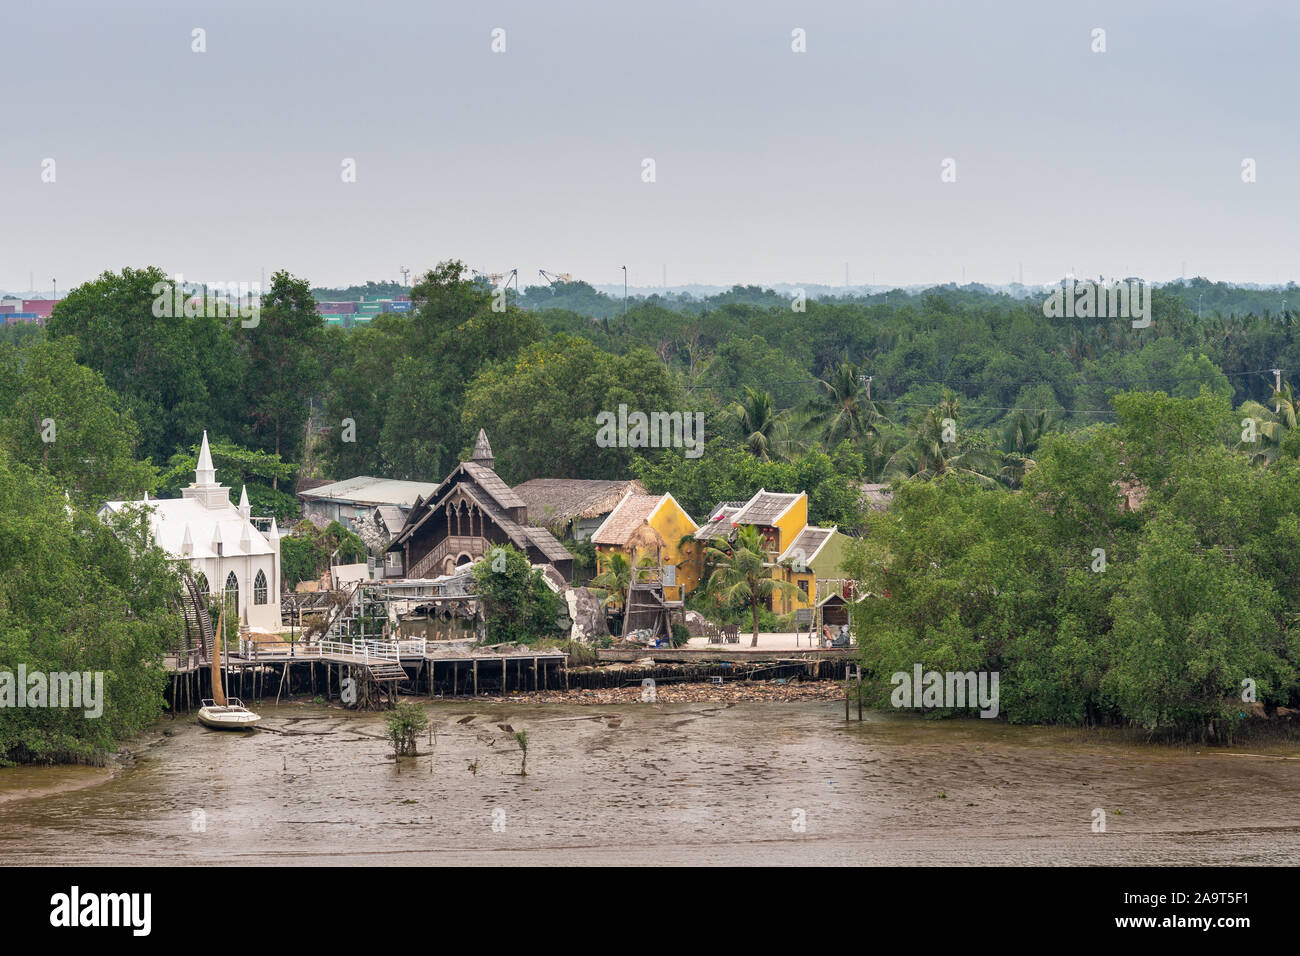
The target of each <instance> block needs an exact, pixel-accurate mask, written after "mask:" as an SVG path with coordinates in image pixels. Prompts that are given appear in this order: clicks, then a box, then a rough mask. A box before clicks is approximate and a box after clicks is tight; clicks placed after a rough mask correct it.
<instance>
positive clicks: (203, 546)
mask: <svg viewBox="0 0 1300 956" xmlns="http://www.w3.org/2000/svg"><path fill="white" fill-rule="evenodd" d="M127 508H149V509H150V516H149V525H150V530H151V533H152V537H153V542H154V544H156V545H157V546H158V547H160V548H162V549H163V550H164V551H166V552H167V553H168V554H169V555H171V557H172V559H173V560H175V561H184V562H186V563H187V564H189V566H190V567H191V568H192V569H193V570H194V576H195V579H196V580H197V581H198V584H199V589H200V590H201V591H203V592H204V593H207V594H212V593H215V592H216V591H218V590H221V589H224V590H225V591H226V593H227V594H228V595H229V597H230V598H231V599H233V601H234V604H235V606H236V607H237V608H238V613H239V622H240V623H241V624H243V625H247V626H248V627H249V628H250V629H253V630H260V631H278V630H279V629H280V537H281V535H280V531H279V529H278V528H277V527H276V524H275V518H273V517H272V518H254V517H252V516H251V515H250V509H249V505H248V491H247V490H246V489H245V490H244V491H243V492H242V493H241V494H240V496H239V504H238V505H232V504H231V503H230V489H229V488H227V487H226V486H225V485H221V484H218V483H217V473H216V469H214V468H213V467H212V453H211V451H209V450H208V433H207V432H204V433H203V447H202V448H201V449H200V451H199V462H198V467H197V468H196V469H195V471H194V483H193V484H192V485H190V486H189V487H188V488H182V489H181V497H179V498H166V499H153V500H150V498H149V497H148V495H146V496H145V499H144V500H143V501H110V502H107V503H106V504H105V505H104V506H103V507H102V508H101V509H100V514H101V515H103V514H104V513H106V512H109V511H112V512H121V511H122V510H124V509H127Z"/></svg>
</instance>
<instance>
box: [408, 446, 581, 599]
mask: <svg viewBox="0 0 1300 956" xmlns="http://www.w3.org/2000/svg"><path fill="white" fill-rule="evenodd" d="M493 465H494V459H493V456H492V446H491V445H489V444H488V439H487V434H486V433H485V432H484V431H483V430H482V429H479V433H478V441H477V442H476V443H475V445H474V453H473V455H471V457H470V460H469V461H466V462H462V463H461V464H459V465H457V466H456V468H455V469H454V470H453V471H452V473H451V474H450V475H448V476H447V477H446V478H444V479H443V480H442V482H441V483H440V484H439V485H438V486H437V487H436V488H435V489H434V490H433V492H432V493H430V494H429V496H428V497H427V498H419V499H417V500H416V502H415V505H414V506H413V507H412V508H411V511H410V514H408V515H407V516H406V524H405V525H404V526H403V527H402V530H401V533H400V534H398V535H397V537H395V538H394V539H393V541H392V544H390V545H389V546H388V551H387V553H386V555H385V560H384V577H385V578H435V577H440V576H441V575H444V574H450V573H452V572H453V571H455V569H456V568H458V567H460V566H462V565H466V564H470V563H472V562H474V561H477V560H478V559H479V558H481V557H483V556H484V555H486V554H487V553H488V552H489V551H491V550H492V548H494V547H495V546H497V545H499V544H511V545H514V546H515V547H516V548H518V549H519V550H520V551H522V552H524V553H525V554H526V555H528V560H529V561H531V562H532V563H533V564H549V565H551V566H552V567H554V568H555V570H556V571H557V572H558V573H559V574H560V575H561V576H562V577H563V578H564V580H565V581H572V580H573V555H571V554H570V553H569V551H568V549H567V548H565V547H564V545H562V544H560V542H559V541H557V540H555V536H554V535H552V534H551V533H550V532H549V531H547V530H546V529H545V528H539V527H536V526H534V525H530V524H529V523H528V506H527V505H525V504H524V502H523V500H522V499H521V498H520V497H519V496H518V495H517V494H515V493H514V492H513V491H511V490H510V486H509V485H507V484H506V483H505V482H504V481H502V480H501V479H500V478H499V477H497V473H496V472H495V471H493Z"/></svg>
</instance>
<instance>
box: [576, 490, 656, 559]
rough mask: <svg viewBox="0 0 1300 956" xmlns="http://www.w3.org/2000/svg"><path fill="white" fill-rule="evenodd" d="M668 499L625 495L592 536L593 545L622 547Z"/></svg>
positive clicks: (653, 496) (654, 496)
mask: <svg viewBox="0 0 1300 956" xmlns="http://www.w3.org/2000/svg"><path fill="white" fill-rule="evenodd" d="M666 497H667V496H666V495H634V494H627V495H624V496H623V500H622V501H620V502H619V503H618V507H617V508H615V509H614V510H613V511H611V512H610V513H609V517H608V518H606V519H605V520H604V522H603V523H602V524H601V526H600V527H599V528H597V529H596V531H595V533H594V534H592V536H591V543H592V544H605V545H611V546H613V547H622V546H623V545H625V544H626V543H627V539H628V538H630V537H631V536H632V533H633V532H634V531H636V529H637V528H639V527H641V525H643V524H645V522H647V521H649V520H650V516H651V515H653V514H654V513H655V510H656V509H657V508H658V507H659V506H660V505H661V504H663V503H664V500H665V499H666Z"/></svg>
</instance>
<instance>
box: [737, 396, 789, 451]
mask: <svg viewBox="0 0 1300 956" xmlns="http://www.w3.org/2000/svg"><path fill="white" fill-rule="evenodd" d="M728 414H729V416H730V417H731V419H732V421H733V422H734V423H735V425H736V428H737V429H738V430H739V433H740V440H741V441H742V442H743V443H744V445H745V448H746V449H747V450H748V451H749V453H750V454H751V455H753V456H754V457H755V458H760V459H762V460H763V461H770V460H772V459H773V458H778V457H781V455H782V454H783V453H784V451H785V450H786V449H787V448H788V447H789V433H790V430H789V421H788V416H787V415H786V413H785V412H778V411H777V410H776V407H775V405H774V404H773V402H772V396H771V394H769V393H768V392H760V391H758V390H756V389H753V388H750V387H749V386H748V385H746V386H745V397H744V398H743V399H742V400H740V401H739V402H736V403H735V404H734V405H733V406H731V408H730V409H729V410H728Z"/></svg>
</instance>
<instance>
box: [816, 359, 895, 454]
mask: <svg viewBox="0 0 1300 956" xmlns="http://www.w3.org/2000/svg"><path fill="white" fill-rule="evenodd" d="M817 392H818V395H817V398H816V399H815V400H814V401H812V402H810V403H809V409H808V410H809V412H810V414H811V416H812V421H813V422H815V423H816V424H817V425H818V426H820V428H821V430H822V433H823V435H824V436H825V438H826V447H828V448H834V447H835V446H836V445H838V444H839V443H840V442H841V441H844V440H845V439H848V440H849V441H851V442H852V443H853V444H854V446H855V447H858V448H861V447H863V446H864V445H866V444H868V443H869V442H870V441H872V440H873V439H876V440H878V439H879V437H880V431H879V428H878V423H880V422H885V421H888V419H887V418H886V417H885V416H884V415H883V414H882V413H881V411H880V407H879V406H878V405H877V404H876V403H875V402H873V401H872V400H871V386H870V385H869V384H868V383H866V382H864V381H862V370H861V369H860V368H858V367H857V366H854V365H851V364H850V363H848V362H841V363H840V364H839V365H838V366H837V367H836V368H835V370H834V371H833V372H832V373H831V375H830V378H829V380H823V379H818V380H817Z"/></svg>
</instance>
